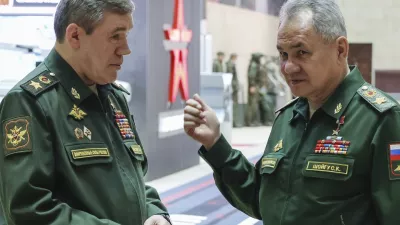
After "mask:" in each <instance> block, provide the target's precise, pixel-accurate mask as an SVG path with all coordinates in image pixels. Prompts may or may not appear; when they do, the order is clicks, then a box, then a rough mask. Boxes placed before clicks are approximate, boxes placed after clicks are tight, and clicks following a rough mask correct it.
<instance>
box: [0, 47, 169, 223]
mask: <svg viewBox="0 0 400 225" xmlns="http://www.w3.org/2000/svg"><path fill="white" fill-rule="evenodd" d="M123 91H124V89H123V88H122V87H120V86H118V85H114V84H113V85H104V86H102V87H101V89H100V88H99V95H98V96H97V95H96V94H95V92H93V91H92V90H90V89H89V88H88V87H87V86H86V85H85V84H84V83H83V82H82V80H81V79H80V78H79V77H78V75H77V74H76V73H75V72H74V70H73V69H72V67H70V66H69V64H67V62H66V61H64V60H63V59H62V58H61V57H60V55H59V54H58V53H57V52H56V51H55V50H53V51H52V52H51V53H50V55H49V56H48V57H47V58H46V59H45V61H44V63H42V64H41V65H39V66H38V67H37V68H36V69H35V70H34V71H33V72H32V73H30V74H29V75H28V76H27V77H25V78H24V79H23V80H22V81H21V82H20V83H19V84H18V85H17V86H16V87H14V88H13V89H12V90H11V91H10V92H9V93H8V94H7V96H6V97H5V98H4V99H3V101H2V103H1V105H0V121H1V126H2V127H1V131H0V132H1V135H0V136H1V137H2V143H1V147H0V149H1V154H0V173H1V179H0V181H1V182H0V196H1V202H2V205H3V209H4V214H5V219H6V221H7V223H8V224H9V225H14V224H16V225H25V224H26V225H31V224H52V225H67V224H71V225H72V224H74V225H75V224H85V225H101V224H104V225H105V224H110V225H117V224H123V225H129V224H130V225H142V224H143V223H144V221H145V220H146V219H147V218H149V217H150V216H152V215H155V214H167V211H166V209H165V207H164V206H163V204H162V203H161V201H160V198H159V196H158V193H157V192H156V190H155V189H153V188H151V187H148V186H146V185H145V182H144V178H143V176H144V175H145V174H146V171H147V160H146V155H145V153H144V151H143V149H142V144H141V142H140V139H139V136H138V133H137V131H136V128H135V123H134V120H133V117H131V116H130V112H129V109H128V105H127V102H126V100H125V98H124V96H123Z"/></svg>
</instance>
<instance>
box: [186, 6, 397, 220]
mask: <svg viewBox="0 0 400 225" xmlns="http://www.w3.org/2000/svg"><path fill="white" fill-rule="evenodd" d="M279 18H280V23H279V30H278V43H277V46H278V50H279V52H280V58H281V59H280V61H281V72H282V74H283V75H284V76H285V78H286V80H287V83H288V85H289V86H290V88H291V91H292V92H293V94H294V95H296V96H299V97H298V98H296V99H295V100H293V101H292V102H290V103H289V104H287V105H286V106H285V107H283V108H282V109H280V110H278V112H277V113H278V115H277V118H276V120H275V123H274V125H273V128H272V131H271V134H270V137H269V139H268V142H267V145H266V147H265V151H264V154H263V155H262V157H261V159H260V160H259V161H258V162H257V163H256V165H255V166H254V165H253V164H251V163H250V162H249V161H247V159H246V158H245V157H244V156H243V155H242V153H241V152H240V151H238V150H234V149H232V148H231V146H230V145H229V144H228V142H227V141H226V140H225V139H224V137H223V135H221V133H220V130H219V124H218V120H217V118H216V116H215V113H214V112H213V110H212V109H211V108H210V107H209V106H208V105H207V104H206V103H205V102H203V101H202V100H201V99H200V97H199V96H198V95H195V97H194V99H190V100H188V101H187V106H186V108H185V117H184V118H185V121H184V122H185V125H184V127H185V131H186V132H187V134H188V135H189V136H191V137H192V138H193V139H195V140H197V141H199V142H200V143H202V144H203V146H202V147H201V149H200V151H199V154H200V155H201V156H202V157H203V158H204V159H205V160H206V161H207V162H208V163H209V165H210V166H211V167H212V169H213V170H214V178H215V181H216V185H217V186H218V188H219V190H220V191H221V192H222V194H223V195H224V196H225V197H226V199H227V200H228V201H229V202H230V203H231V204H232V205H233V206H234V207H236V208H237V209H239V210H241V211H243V212H245V213H246V214H248V215H250V216H252V217H254V218H258V219H262V221H263V224H264V225H282V224H285V225H299V224H301V225H303V224H310V225H317V224H327V225H328V224H329V225H365V224H369V225H398V224H400V216H399V215H398V209H399V208H400V201H399V199H400V106H399V104H398V103H397V102H396V101H395V100H394V99H393V98H392V97H390V96H389V95H388V94H386V93H384V92H382V91H380V90H378V89H377V88H375V87H373V86H372V85H370V84H369V83H367V82H365V80H364V79H363V78H362V75H361V73H360V71H359V70H358V68H357V67H354V66H348V64H347V57H348V51H349V44H348V41H347V38H346V28H345V22H344V19H343V16H342V14H341V12H340V9H339V7H338V5H337V4H336V2H335V1H334V0H288V1H287V2H286V3H285V4H284V6H283V7H282V9H281V12H280V17H279Z"/></svg>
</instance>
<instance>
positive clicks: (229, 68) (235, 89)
mask: <svg viewBox="0 0 400 225" xmlns="http://www.w3.org/2000/svg"><path fill="white" fill-rule="evenodd" d="M236 60H237V54H235V53H233V54H231V56H230V58H229V60H228V61H227V62H226V72H227V73H231V74H232V84H231V86H232V102H233V107H232V108H233V112H232V114H233V127H241V122H240V121H241V120H240V119H239V115H240V114H239V102H238V97H239V96H238V95H239V89H240V86H239V79H238V76H237V71H236Z"/></svg>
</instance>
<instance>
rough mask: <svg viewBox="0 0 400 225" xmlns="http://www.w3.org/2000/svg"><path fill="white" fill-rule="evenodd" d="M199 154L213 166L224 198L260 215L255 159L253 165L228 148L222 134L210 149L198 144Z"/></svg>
mask: <svg viewBox="0 0 400 225" xmlns="http://www.w3.org/2000/svg"><path fill="white" fill-rule="evenodd" d="M199 155H200V156H201V157H202V158H203V159H204V160H205V161H206V162H207V163H208V164H209V165H210V166H211V168H212V169H213V171H214V180H215V184H216V185H217V187H218V189H219V190H220V192H221V193H222V195H223V196H224V197H225V198H226V199H227V201H228V202H229V203H230V204H231V205H232V206H234V207H235V208H237V209H238V210H240V211H242V212H244V213H246V214H247V215H249V216H251V217H254V218H256V219H261V215H260V211H259V204H258V193H259V188H260V175H259V173H257V171H258V170H257V168H258V163H257V164H256V166H254V165H253V164H252V163H250V162H249V161H248V160H247V159H246V157H245V156H244V155H243V154H242V153H241V152H240V151H238V150H235V149H232V147H231V146H230V145H229V143H228V142H227V141H226V139H225V137H224V136H223V135H221V138H220V139H219V140H218V141H217V142H216V144H215V145H214V146H213V147H212V148H211V149H210V150H208V151H207V150H205V148H204V146H202V147H201V148H200V150H199Z"/></svg>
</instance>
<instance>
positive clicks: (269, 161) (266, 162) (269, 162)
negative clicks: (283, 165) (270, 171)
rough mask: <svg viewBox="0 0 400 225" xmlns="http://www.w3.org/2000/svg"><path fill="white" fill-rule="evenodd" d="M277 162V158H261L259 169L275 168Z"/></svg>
mask: <svg viewBox="0 0 400 225" xmlns="http://www.w3.org/2000/svg"><path fill="white" fill-rule="evenodd" d="M277 161H278V159H277V158H263V159H262V160H261V168H265V167H269V168H275V167H276V162H277Z"/></svg>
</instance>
